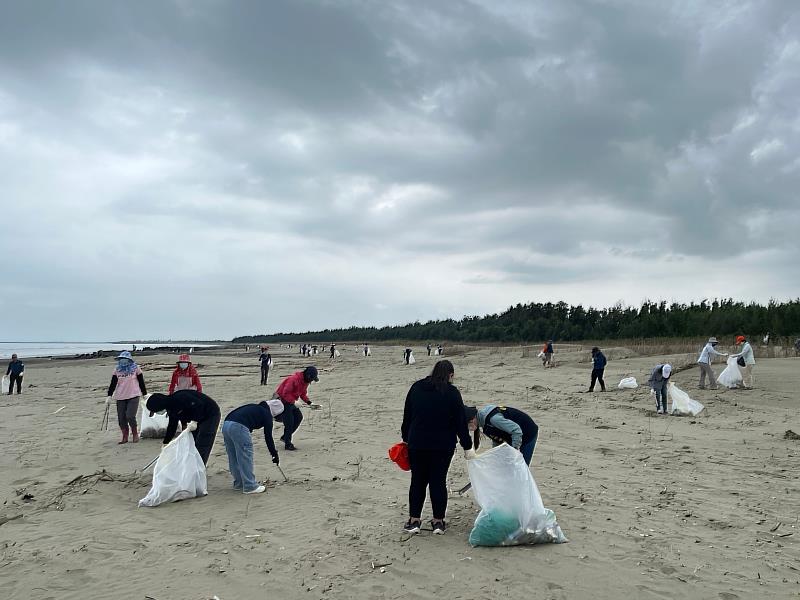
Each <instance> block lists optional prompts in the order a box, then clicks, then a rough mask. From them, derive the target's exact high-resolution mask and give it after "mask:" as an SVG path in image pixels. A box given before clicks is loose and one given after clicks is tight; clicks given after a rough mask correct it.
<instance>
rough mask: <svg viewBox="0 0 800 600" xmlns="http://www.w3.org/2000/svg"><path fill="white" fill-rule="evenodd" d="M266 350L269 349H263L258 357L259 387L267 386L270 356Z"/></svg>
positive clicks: (270, 362) (270, 363) (270, 364)
mask: <svg viewBox="0 0 800 600" xmlns="http://www.w3.org/2000/svg"><path fill="white" fill-rule="evenodd" d="M268 350H269V348H264V349H263V350H261V356H259V357H258V360H260V361H261V385H267V378H268V377H269V369H270V367H271V366H272V356H271V355H270V353H269V352H268Z"/></svg>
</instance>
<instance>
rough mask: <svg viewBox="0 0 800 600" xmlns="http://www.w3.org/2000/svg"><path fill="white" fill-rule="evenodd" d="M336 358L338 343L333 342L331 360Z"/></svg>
mask: <svg viewBox="0 0 800 600" xmlns="http://www.w3.org/2000/svg"><path fill="white" fill-rule="evenodd" d="M334 358H336V344H331V360H333V359H334Z"/></svg>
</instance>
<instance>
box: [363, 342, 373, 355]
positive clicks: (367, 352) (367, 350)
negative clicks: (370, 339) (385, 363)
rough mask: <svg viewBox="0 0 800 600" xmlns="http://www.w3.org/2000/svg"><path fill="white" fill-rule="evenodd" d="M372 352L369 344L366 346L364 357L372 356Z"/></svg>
mask: <svg viewBox="0 0 800 600" xmlns="http://www.w3.org/2000/svg"><path fill="white" fill-rule="evenodd" d="M371 354H372V352H370V349H369V344H364V356H370V355H371Z"/></svg>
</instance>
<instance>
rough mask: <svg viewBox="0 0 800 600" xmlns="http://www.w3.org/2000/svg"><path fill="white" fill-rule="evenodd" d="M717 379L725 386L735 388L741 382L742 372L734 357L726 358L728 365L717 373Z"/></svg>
mask: <svg viewBox="0 0 800 600" xmlns="http://www.w3.org/2000/svg"><path fill="white" fill-rule="evenodd" d="M717 381H718V382H719V383H721V384H722V385H724V386H725V387H727V388H735V387H736V386H738V385H740V384H741V383H742V372H741V371H740V370H739V365H738V364H736V358H735V357H731V358H728V366H727V367H725V370H724V371H722V373H720V374H719V377H717Z"/></svg>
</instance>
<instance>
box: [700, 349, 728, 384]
mask: <svg viewBox="0 0 800 600" xmlns="http://www.w3.org/2000/svg"><path fill="white" fill-rule="evenodd" d="M717 344H719V341H718V340H717V338H715V337H713V336H712V337H710V338H708V341H707V342H706V345H705V346H703V349H702V350H701V351H700V357H699V358H698V359H697V364H698V366H699V367H700V389H701V390H704V389H706V377H708V386H709V387H710V388H711V389H712V390H715V389H717V378H716V376H715V375H714V370H713V369H712V368H711V361H713V360H714V357H715V356H728V354H727V353H726V352H718V351H717Z"/></svg>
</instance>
